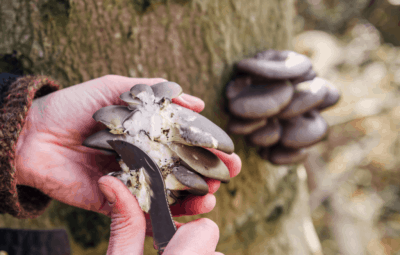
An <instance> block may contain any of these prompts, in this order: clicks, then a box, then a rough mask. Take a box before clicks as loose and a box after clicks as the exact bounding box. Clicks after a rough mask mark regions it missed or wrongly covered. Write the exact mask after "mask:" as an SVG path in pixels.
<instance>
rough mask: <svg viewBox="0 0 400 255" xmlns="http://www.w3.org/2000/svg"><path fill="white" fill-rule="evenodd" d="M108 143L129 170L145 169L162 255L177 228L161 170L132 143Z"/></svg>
mask: <svg viewBox="0 0 400 255" xmlns="http://www.w3.org/2000/svg"><path fill="white" fill-rule="evenodd" d="M107 143H108V144H110V145H111V147H112V148H113V149H114V150H115V151H116V152H117V153H118V154H119V156H120V157H121V158H122V160H123V161H124V162H125V164H126V165H127V166H128V167H129V169H137V170H139V169H140V168H142V167H143V168H144V170H145V171H144V172H145V174H146V175H147V176H146V182H148V184H149V186H150V189H151V191H152V192H151V193H152V195H151V197H150V210H149V215H150V220H151V226H152V228H153V240H154V243H155V245H156V247H157V249H158V254H162V253H163V252H164V249H165V247H167V245H168V243H169V241H170V240H171V239H172V237H173V235H174V234H175V232H176V226H175V223H174V221H173V219H172V215H171V211H170V209H169V205H168V200H167V196H166V190H165V185H164V181H163V178H162V174H161V171H160V168H159V167H158V166H157V164H156V163H155V162H154V161H153V159H152V158H150V156H149V155H147V153H146V152H144V151H143V150H142V149H140V148H138V147H137V146H135V145H133V144H131V143H128V142H125V141H121V140H107Z"/></svg>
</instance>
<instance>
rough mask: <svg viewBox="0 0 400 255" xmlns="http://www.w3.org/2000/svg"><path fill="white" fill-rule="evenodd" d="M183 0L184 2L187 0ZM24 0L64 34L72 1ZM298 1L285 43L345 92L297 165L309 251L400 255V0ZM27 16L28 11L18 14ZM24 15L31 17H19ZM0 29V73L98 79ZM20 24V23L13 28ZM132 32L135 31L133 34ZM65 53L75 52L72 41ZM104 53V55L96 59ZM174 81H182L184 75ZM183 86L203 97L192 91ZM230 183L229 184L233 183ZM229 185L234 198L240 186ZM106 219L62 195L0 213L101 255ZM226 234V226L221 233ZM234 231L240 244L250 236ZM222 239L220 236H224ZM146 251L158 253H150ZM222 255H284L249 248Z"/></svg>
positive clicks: (147, 7) (9, 10)
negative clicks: (34, 212) (30, 213)
mask: <svg viewBox="0 0 400 255" xmlns="http://www.w3.org/2000/svg"><path fill="white" fill-rule="evenodd" d="M155 2H158V1H155ZM160 2H162V1H160ZM177 2H179V4H182V5H185V4H186V2H188V1H177ZM21 3H25V5H27V6H28V5H30V6H31V7H32V6H34V8H37V9H38V10H39V12H40V14H41V16H40V19H42V22H46V20H51V21H52V22H53V23H54V24H56V26H57V29H56V30H55V31H58V32H59V33H62V32H63V31H64V30H63V29H65V26H66V23H67V22H68V17H69V14H70V11H71V8H72V7H71V6H72V5H71V4H70V1H68V0H48V1H21ZM293 4H294V12H295V14H294V15H293V17H294V19H293V28H292V29H293V37H292V39H291V40H290V42H289V45H290V46H289V47H291V48H292V49H294V50H295V51H297V52H299V53H302V54H305V55H307V56H309V57H310V58H311V59H312V61H313V68H314V70H315V71H316V72H317V74H318V76H320V77H323V78H325V79H327V80H329V81H331V82H332V83H333V84H334V85H335V86H337V87H338V88H339V89H340V91H341V92H342V98H341V100H340V101H339V103H338V104H337V105H336V106H335V107H333V108H332V109H329V110H327V111H325V112H323V113H322V115H323V117H324V118H325V119H326V120H327V122H328V123H329V125H330V126H331V127H330V131H329V134H328V136H327V138H326V139H324V140H323V141H322V142H320V143H318V144H317V145H315V146H313V147H312V148H311V150H310V155H309V157H308V159H307V160H306V162H305V163H304V168H303V166H299V168H300V169H305V172H306V173H307V185H308V193H309V204H310V208H311V209H310V214H311V221H312V223H313V224H314V227H315V231H314V230H312V231H311V232H310V233H311V234H310V235H312V233H314V232H315V233H316V234H317V237H318V238H314V237H310V238H309V241H308V245H309V246H310V247H311V248H310V250H311V252H310V254H326V255H336V254H344V255H347V254H349V255H350V254H352V255H354V254H382V255H384V254H385V255H386V254H387V255H389V254H400V157H399V156H400V137H399V130H400V104H399V102H400V93H399V88H400V1H399V0H353V1H348V0H302V1H300V0H298V1H296V2H294V3H293ZM25 5H24V4H22V5H21V4H20V5H13V4H10V5H7V4H4V3H2V5H1V7H2V8H1V9H0V13H1V15H2V16H1V17H2V20H5V19H6V18H7V19H8V18H9V17H14V16H17V17H18V14H23V13H26V12H29V10H30V9H29V8H28V7H26V6H25ZM132 6H133V7H134V8H137V9H136V11H137V12H138V13H146V12H151V11H153V10H154V8H155V7H154V2H152V1H144V0H143V1H133V5H132ZM25 7H26V8H25ZM16 10H17V11H16ZM15 13H16V14H17V15H15ZM10 15H11V16H10ZM13 15H14V16H13ZM26 16H29V15H27V14H26V15H25V14H24V15H21V17H26ZM14 18H15V17H14ZM18 22H22V23H23V22H26V21H25V20H23V18H21V19H20V20H18ZM53 23H51V24H53ZM49 24H50V23H49ZM24 26H25V25H24ZM49 26H51V25H49ZM2 29H3V30H2V33H1V35H2V40H1V42H0V71H1V72H13V71H16V70H17V71H18V70H19V71H20V72H21V73H22V74H33V73H34V74H37V73H40V72H43V71H42V70H44V69H37V67H36V65H34V64H33V63H34V62H35V63H39V64H40V65H41V66H43V67H46V68H47V69H49V70H50V69H51V70H52V71H51V72H49V73H51V74H54V75H55V76H56V77H57V78H58V79H61V80H63V81H67V82H69V83H73V84H74V82H75V84H76V83H77V82H76V81H84V80H85V79H88V78H95V77H96V71H95V69H96V68H97V66H92V67H91V68H93V70H94V71H93V73H94V75H93V77H92V76H91V75H86V76H85V75H81V76H79V75H80V74H79V72H78V74H76V75H75V76H71V75H69V73H68V71H71V70H67V71H65V70H63V69H62V68H59V67H58V66H57V65H53V64H52V63H53V62H52V60H51V58H52V57H48V58H46V57H44V58H39V60H38V59H32V58H31V57H30V56H29V54H27V53H26V51H24V50H23V48H21V47H14V46H15V40H13V39H12V38H9V37H7V36H6V35H7V33H6V31H5V27H3V28H2ZM14 29H19V28H18V26H16V27H15V28H14ZM44 29H47V28H44ZM48 29H51V27H48ZM129 31H130V33H131V34H132V33H133V34H135V33H136V32H137V31H135V30H132V29H131V30H129ZM20 36H21V38H20V39H19V40H20V41H23V40H31V37H29V36H26V35H25V37H23V36H24V34H23V33H22V32H21V33H20ZM115 36H116V38H117V37H118V36H119V37H121V35H117V34H116V35H115ZM123 36H125V35H123ZM24 38H25V39H24ZM39 38H40V36H39ZM128 38H129V32H128ZM47 43H48V42H46V40H43V38H40V39H39V40H38V41H32V43H30V45H31V46H32V48H30V49H29V52H32V51H33V52H34V53H35V54H36V55H38V56H40V55H42V57H43V55H46V54H49V52H48V49H47V50H46V44H47ZM82 43H83V44H84V42H82ZM21 45H24V44H21ZM68 50H71V51H72V52H73V51H74V49H73V48H71V49H68ZM46 51H47V52H46ZM104 51H106V50H104ZM53 53H54V55H53V57H54V58H56V57H57V54H59V52H58V51H57V49H56V50H55V51H53ZM248 53H249V52H248ZM248 53H247V54H248ZM216 55H218V52H216ZM245 55H246V54H245ZM89 57H90V56H78V55H77V56H76V59H73V58H71V59H62V61H71V63H73V61H77V62H79V60H80V59H82V58H83V59H87V58H89ZM94 57H96V56H94ZM107 57H108V55H107V54H105V55H104V56H99V58H107ZM111 58H112V56H111ZM49 59H50V60H49ZM199 59H201V56H200V57H199ZM232 59H233V60H235V57H232ZM236 60H239V59H237V58H236ZM40 61H41V62H40ZM46 61H47V62H46ZM74 65H75V66H78V67H79V64H74V63H73V64H71V66H74ZM35 68H36V69H35ZM109 68H110V69H109V70H111V67H109ZM214 68H216V69H218V68H220V67H219V66H214ZM47 69H46V70H47ZM105 69H107V67H105ZM73 71H74V70H72V71H71V72H73ZM126 72H127V73H129V75H130V76H136V75H138V76H144V77H150V76H152V73H146V70H144V71H143V70H141V68H140V67H138V68H137V69H129V68H127V71H126ZM221 72H222V73H224V71H221ZM110 73H112V72H110ZM153 74H154V73H153ZM157 74H158V73H157ZM229 75H230V73H229V72H225V73H224V75H223V77H225V78H224V79H223V80H225V81H227V80H228V77H229ZM157 76H158V77H163V76H162V75H157ZM166 76H167V77H168V78H170V77H169V76H168V75H166ZM71 77H72V78H71ZM173 78H174V77H173ZM170 80H173V81H176V80H179V77H175V79H170ZM178 83H179V82H178ZM185 92H186V93H190V92H193V94H195V95H201V92H198V90H196V88H194V89H192V90H191V91H185ZM196 93H197V94H196ZM200 97H201V96H200ZM219 124H220V123H219ZM235 141H236V140H235ZM241 156H242V155H241ZM243 171H246V169H243V170H242V172H243ZM228 190H231V191H232V189H231V188H230V186H229V188H228ZM232 192H233V193H232V196H235V194H234V193H235V192H234V189H233V191H232ZM223 194H225V193H222V194H221V193H220V196H219V197H218V196H217V201H218V202H219V201H220V200H218V199H223ZM238 199H239V198H237V201H240V200H238ZM248 214H249V215H251V212H250V213H248ZM203 217H207V215H203ZM249 217H250V216H249ZM277 217H279V212H278V216H277ZM250 218H251V217H250ZM237 221H239V220H237ZM109 224H110V220H109V218H107V217H105V216H103V215H99V214H97V213H94V212H89V211H85V210H81V209H77V208H73V207H70V206H68V205H65V204H62V203H59V202H57V201H53V202H52V204H51V207H50V208H49V209H48V210H47V211H46V212H45V214H43V215H42V216H40V217H38V218H37V219H28V220H17V219H15V218H12V217H11V216H9V215H0V227H13V228H33V229H43V228H44V229H51V228H64V229H66V230H67V232H68V234H69V237H70V242H71V247H72V251H73V254H105V252H106V249H107V245H108V238H109V231H108V228H109ZM236 225H240V223H237V224H236ZM228 226H230V225H229V224H228ZM243 226H247V227H249V228H250V230H249V231H248V233H251V232H252V231H253V230H252V228H251V226H253V228H255V224H253V225H243ZM305 228H306V227H305ZM311 228H312V227H311ZM227 229H229V228H227ZM229 231H231V232H232V230H229ZM229 231H228V230H225V229H223V230H222V232H221V233H222V237H224V235H225V233H227V232H229ZM243 231H244V230H243ZM236 233H239V232H238V231H236ZM243 233H245V232H243ZM246 233H247V232H246ZM237 235H238V236H239V239H238V240H242V241H243V242H247V241H248V239H252V238H254V237H252V236H251V235H249V236H247V235H242V234H240V233H239V234H237ZM306 238H307V237H306ZM318 239H319V241H318ZM221 240H222V242H224V240H225V239H224V238H221ZM310 240H311V241H310ZM151 243H152V240H151V239H150V238H147V239H146V244H147V245H148V246H149V247H151ZM227 243H229V242H227ZM148 254H154V250H150V251H148ZM226 254H279V253H273V252H271V253H261V252H260V253H256V252H253V253H251V252H249V251H247V252H240V253H239V252H238V253H230V252H227V253H226ZM281 254H283V253H281ZM300 254H301V253H300Z"/></svg>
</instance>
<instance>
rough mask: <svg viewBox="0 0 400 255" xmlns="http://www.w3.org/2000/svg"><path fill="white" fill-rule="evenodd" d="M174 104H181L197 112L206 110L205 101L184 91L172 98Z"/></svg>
mask: <svg viewBox="0 0 400 255" xmlns="http://www.w3.org/2000/svg"><path fill="white" fill-rule="evenodd" d="M172 102H173V103H174V104H177V105H180V106H182V107H185V108H188V109H190V110H192V111H195V112H201V111H202V110H204V106H205V104H204V101H203V100H201V99H200V98H198V97H194V96H191V95H188V94H185V93H183V94H182V95H180V96H179V97H175V98H173V99H172Z"/></svg>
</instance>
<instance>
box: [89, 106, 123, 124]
mask: <svg viewBox="0 0 400 255" xmlns="http://www.w3.org/2000/svg"><path fill="white" fill-rule="evenodd" d="M130 114H131V111H130V110H129V109H128V108H127V107H126V106H123V105H109V106H106V107H103V108H100V109H99V110H98V111H96V112H95V113H94V114H93V119H94V120H95V121H99V122H101V123H103V124H104V125H106V126H107V127H108V128H110V129H122V123H124V121H125V119H126V118H127V117H129V115H130Z"/></svg>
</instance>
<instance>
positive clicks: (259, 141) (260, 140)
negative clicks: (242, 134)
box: [249, 118, 282, 147]
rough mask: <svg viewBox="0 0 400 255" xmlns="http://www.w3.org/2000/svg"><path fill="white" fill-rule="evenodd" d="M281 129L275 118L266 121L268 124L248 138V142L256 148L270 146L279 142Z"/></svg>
mask: <svg viewBox="0 0 400 255" xmlns="http://www.w3.org/2000/svg"><path fill="white" fill-rule="evenodd" d="M281 132H282V128H281V125H280V124H279V120H278V119H277V118H273V119H272V120H270V121H268V124H267V125H266V126H264V127H262V128H260V129H257V130H256V131H255V132H254V133H252V134H251V135H250V136H249V139H250V141H251V142H252V143H253V144H255V145H257V146H263V147H267V146H271V145H273V144H275V143H277V142H278V141H279V138H280V137H281Z"/></svg>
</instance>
